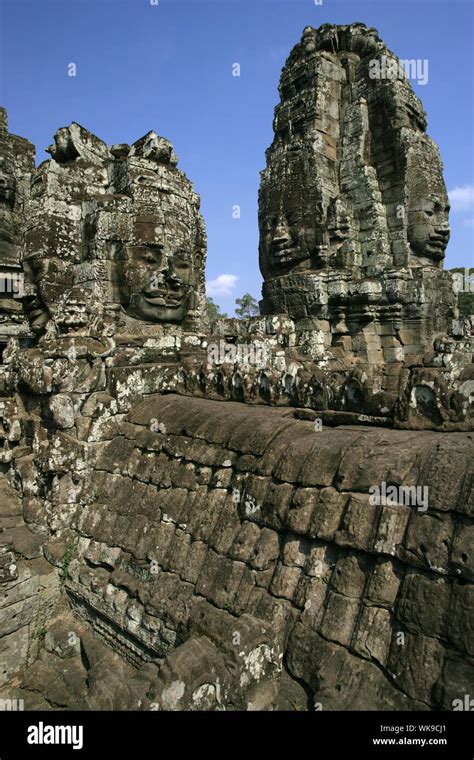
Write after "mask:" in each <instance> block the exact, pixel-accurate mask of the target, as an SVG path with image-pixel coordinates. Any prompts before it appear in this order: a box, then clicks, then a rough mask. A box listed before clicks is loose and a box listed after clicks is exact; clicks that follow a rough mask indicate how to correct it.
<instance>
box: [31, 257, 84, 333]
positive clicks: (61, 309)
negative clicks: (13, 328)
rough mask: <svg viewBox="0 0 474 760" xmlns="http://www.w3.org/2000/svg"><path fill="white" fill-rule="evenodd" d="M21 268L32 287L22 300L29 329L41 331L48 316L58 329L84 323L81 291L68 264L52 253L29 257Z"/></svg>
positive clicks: (79, 325) (36, 331)
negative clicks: (50, 255) (32, 292)
mask: <svg viewBox="0 0 474 760" xmlns="http://www.w3.org/2000/svg"><path fill="white" fill-rule="evenodd" d="M23 268H24V272H25V277H26V280H27V282H28V283H29V284H30V285H32V286H33V289H34V294H32V295H31V296H30V297H29V298H27V299H25V311H26V314H27V316H28V321H29V323H30V328H31V330H32V332H34V333H37V334H40V333H41V332H43V330H44V328H45V327H46V324H47V322H48V320H49V319H53V320H54V322H55V323H56V325H57V326H58V327H60V329H61V331H62V332H67V331H68V330H71V329H77V328H78V327H82V326H84V324H86V322H87V316H86V314H85V303H84V294H83V292H82V290H81V288H80V287H79V286H77V285H74V271H73V265H72V264H70V263H68V262H65V261H62V260H61V259H58V258H57V257H55V256H52V257H51V258H45V257H43V256H31V257H29V258H28V259H26V261H25V262H24V264H23ZM30 292H31V291H30Z"/></svg>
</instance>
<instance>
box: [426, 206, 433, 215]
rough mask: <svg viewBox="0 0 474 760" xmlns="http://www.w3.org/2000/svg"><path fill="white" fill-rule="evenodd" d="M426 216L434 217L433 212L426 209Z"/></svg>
mask: <svg viewBox="0 0 474 760" xmlns="http://www.w3.org/2000/svg"><path fill="white" fill-rule="evenodd" d="M425 214H426V216H433V211H432V210H431V209H428V208H426V209H425Z"/></svg>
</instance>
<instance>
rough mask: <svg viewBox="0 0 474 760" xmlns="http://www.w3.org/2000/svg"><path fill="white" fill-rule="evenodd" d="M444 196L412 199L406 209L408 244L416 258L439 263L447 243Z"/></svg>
mask: <svg viewBox="0 0 474 760" xmlns="http://www.w3.org/2000/svg"><path fill="white" fill-rule="evenodd" d="M448 213H449V202H448V198H447V196H446V195H444V194H443V195H441V194H439V195H434V194H433V195H428V196H426V197H422V198H414V199H413V200H412V202H411V203H410V206H409V209H408V242H409V243H410V246H411V249H412V251H413V252H414V253H415V255H416V256H419V257H421V258H427V259H432V260H434V261H440V260H441V259H443V257H444V252H445V250H446V246H447V245H448V241H449V234H450V231H449V223H448Z"/></svg>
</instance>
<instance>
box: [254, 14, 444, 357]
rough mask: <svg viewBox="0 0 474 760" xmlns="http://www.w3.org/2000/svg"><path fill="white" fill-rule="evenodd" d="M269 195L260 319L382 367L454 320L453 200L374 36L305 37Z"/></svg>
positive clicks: (353, 30) (397, 67)
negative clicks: (449, 259)
mask: <svg viewBox="0 0 474 760" xmlns="http://www.w3.org/2000/svg"><path fill="white" fill-rule="evenodd" d="M279 92H280V103H279V104H278V105H277V107H276V109H275V118H274V131H275V136H274V140H273V143H272V145H271V146H270V148H269V149H268V151H267V167H266V169H265V170H264V171H263V172H262V176H261V187H260V194H259V228H260V249H259V257H260V268H261V271H262V274H263V277H264V285H263V301H262V302H261V310H262V313H263V314H275V313H285V314H288V315H290V316H291V317H292V318H293V319H294V320H295V321H296V326H297V330H298V325H299V326H300V328H301V329H303V328H304V329H309V330H311V329H313V330H318V331H322V332H323V333H324V335H325V342H326V346H327V348H328V349H330V348H331V347H338V346H339V347H340V346H342V347H343V349H344V353H345V355H346V356H347V355H348V354H350V355H353V356H354V358H355V359H356V361H362V362H368V363H369V364H373V363H377V362H382V363H384V364H386V363H391V362H393V361H399V360H401V359H403V358H405V359H406V357H407V355H409V354H410V352H411V353H419V352H420V350H421V351H425V350H429V349H430V348H432V345H433V339H434V337H435V336H436V335H438V334H446V333H449V331H450V329H451V323H452V319H453V317H454V316H455V299H454V296H453V292H452V284H451V278H450V275H449V274H448V273H447V272H444V271H443V270H442V265H443V258H444V252H445V248H446V245H447V243H448V240H449V226H448V211H449V204H448V197H447V193H446V187H445V184H444V180H443V174H442V164H441V160H440V156H439V151H438V148H437V146H436V145H435V143H434V142H433V141H432V140H431V138H430V137H428V135H427V134H426V124H427V120H426V114H425V111H424V109H423V107H422V104H421V102H420V100H419V99H418V97H417V96H416V95H415V93H414V92H413V90H412V87H411V85H410V83H409V81H408V79H407V78H406V76H405V75H404V71H403V67H402V65H401V64H400V62H399V61H398V59H397V58H396V57H395V56H394V55H393V53H391V52H390V51H389V50H388V49H387V47H386V45H385V44H384V43H383V42H382V41H381V40H380V38H379V36H378V34H377V32H376V30H374V29H370V28H367V27H366V26H365V25H364V24H359V23H356V24H351V25H349V26H336V25H330V24H325V25H323V26H321V27H320V28H319V29H313V28H312V27H307V28H306V29H305V30H304V32H303V36H302V39H301V41H300V42H299V43H298V44H297V45H296V46H295V47H294V48H293V50H292V51H291V53H290V56H289V58H288V60H287V61H286V64H285V66H284V68H283V71H282V75H281V79H280V85H279Z"/></svg>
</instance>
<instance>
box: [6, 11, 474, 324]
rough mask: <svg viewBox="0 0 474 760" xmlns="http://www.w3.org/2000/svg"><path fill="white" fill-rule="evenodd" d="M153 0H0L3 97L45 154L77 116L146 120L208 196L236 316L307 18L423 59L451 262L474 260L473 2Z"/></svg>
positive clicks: (255, 278)
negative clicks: (346, 26) (291, 66)
mask: <svg viewBox="0 0 474 760" xmlns="http://www.w3.org/2000/svg"><path fill="white" fill-rule="evenodd" d="M152 3H156V0H0V6H1V16H0V22H1V27H0V29H1V38H0V47H1V61H0V70H1V74H2V79H1V82H0V85H1V91H0V92H1V94H0V102H1V103H2V104H3V105H5V106H6V107H7V109H8V111H9V120H10V130H11V131H12V132H14V133H16V134H19V135H22V136H24V137H27V138H28V139H29V140H31V141H32V142H33V143H34V144H35V145H36V147H37V154H38V162H40V161H42V160H44V159H45V158H47V157H48V156H47V154H45V153H44V152H43V151H44V148H45V147H46V146H47V145H49V144H50V143H51V142H52V136H53V134H54V132H55V131H56V129H58V127H61V126H64V125H67V124H69V123H70V122H71V121H73V120H74V121H77V122H79V123H80V124H82V125H83V126H85V127H86V128H88V129H89V130H91V131H92V132H94V133H95V134H97V135H98V136H99V137H101V138H102V139H104V140H105V141H106V142H108V143H118V142H128V143H131V142H133V141H135V140H136V139H138V138H139V137H141V136H142V135H143V134H145V133H146V132H147V131H148V130H150V129H154V130H155V131H156V132H158V134H161V135H163V136H165V137H167V138H168V139H169V140H171V142H172V143H173V145H174V147H175V150H176V152H177V154H178V155H179V156H180V163H179V167H180V168H181V169H182V170H183V171H184V172H185V173H186V174H187V176H188V177H189V178H190V179H191V180H192V181H193V182H194V184H195V187H196V190H197V191H198V192H199V193H200V195H201V198H202V212H203V215H204V218H205V221H206V226H207V233H208V239H209V247H208V262H207V279H208V281H210V282H211V283H212V282H214V285H213V286H212V285H211V291H212V293H213V296H214V298H215V300H216V301H217V302H218V303H219V304H220V305H221V306H222V307H223V309H225V310H226V311H228V312H229V313H232V311H233V306H234V300H235V298H236V297H238V296H240V295H242V294H243V293H245V292H248V291H249V292H251V293H252V294H253V295H254V296H255V297H256V298H257V299H259V298H260V291H261V276H260V272H259V269H258V229H257V192H258V184H259V171H260V170H261V169H263V168H264V165H265V150H266V148H267V147H268V146H269V145H270V143H271V141H272V118H273V109H274V107H275V105H276V103H277V101H278V92H277V86H278V79H279V75H280V71H281V68H282V66H283V64H284V62H285V59H286V57H287V55H288V54H289V52H290V50H291V48H292V47H293V45H294V44H295V43H296V42H297V41H298V40H299V39H300V37H301V33H302V31H303V29H304V27H305V26H307V25H309V24H311V25H312V26H319V25H320V24H322V23H328V22H329V23H340V24H342V23H351V22H353V21H363V22H364V23H366V24H368V25H371V26H375V27H376V28H377V29H378V30H379V33H380V35H381V37H382V39H383V40H384V41H385V42H386V43H387V45H388V47H389V48H390V49H391V50H393V52H394V53H396V55H398V56H399V57H400V58H417V59H418V58H420V59H428V62H429V78H428V83H427V84H426V85H418V84H417V83H416V82H414V83H413V86H414V89H415V91H416V92H417V94H418V95H419V96H420V98H421V100H422V102H423V104H424V107H425V109H426V111H427V114H428V132H429V134H430V135H431V136H432V137H433V138H434V139H435V140H436V142H437V143H438V144H439V146H440V149H441V156H442V158H443V161H444V165H445V177H446V183H447V186H448V190H450V191H452V192H451V196H452V205H453V210H452V212H451V218H450V221H451V227H452V236H451V242H450V244H449V246H448V250H447V255H446V262H445V266H446V267H454V266H472V265H473V264H474V261H473V247H474V246H473V242H474V241H473V237H474V226H473V223H474V167H473V135H474V123H473V122H474V119H473V103H474V97H473V94H474V93H473V89H474V87H473V69H474V65H473V45H472V35H473V32H474V28H473V27H474V25H473V17H474V3H473V2H472V0H449V2H448V1H447V0H407V2H403V0H402V1H397V2H393V0H365V1H361V0H323V2H322V4H321V5H316V3H315V0H158V3H157V4H152ZM70 63H75V64H76V67H77V76H76V77H70V76H68V64H70ZM234 63H239V64H240V66H241V76H240V77H234V76H232V65H233V64H234ZM236 204H238V205H239V206H240V208H241V216H240V219H234V218H233V215H232V209H233V206H234V205H236ZM222 275H230V276H231V277H228V278H227V279H226V278H222V277H221V276H222ZM219 278H220V279H219ZM216 280H217V284H216V282H215V281H216ZM219 283H221V284H222V287H219ZM226 285H227V287H226ZM226 291H227V292H226Z"/></svg>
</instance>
